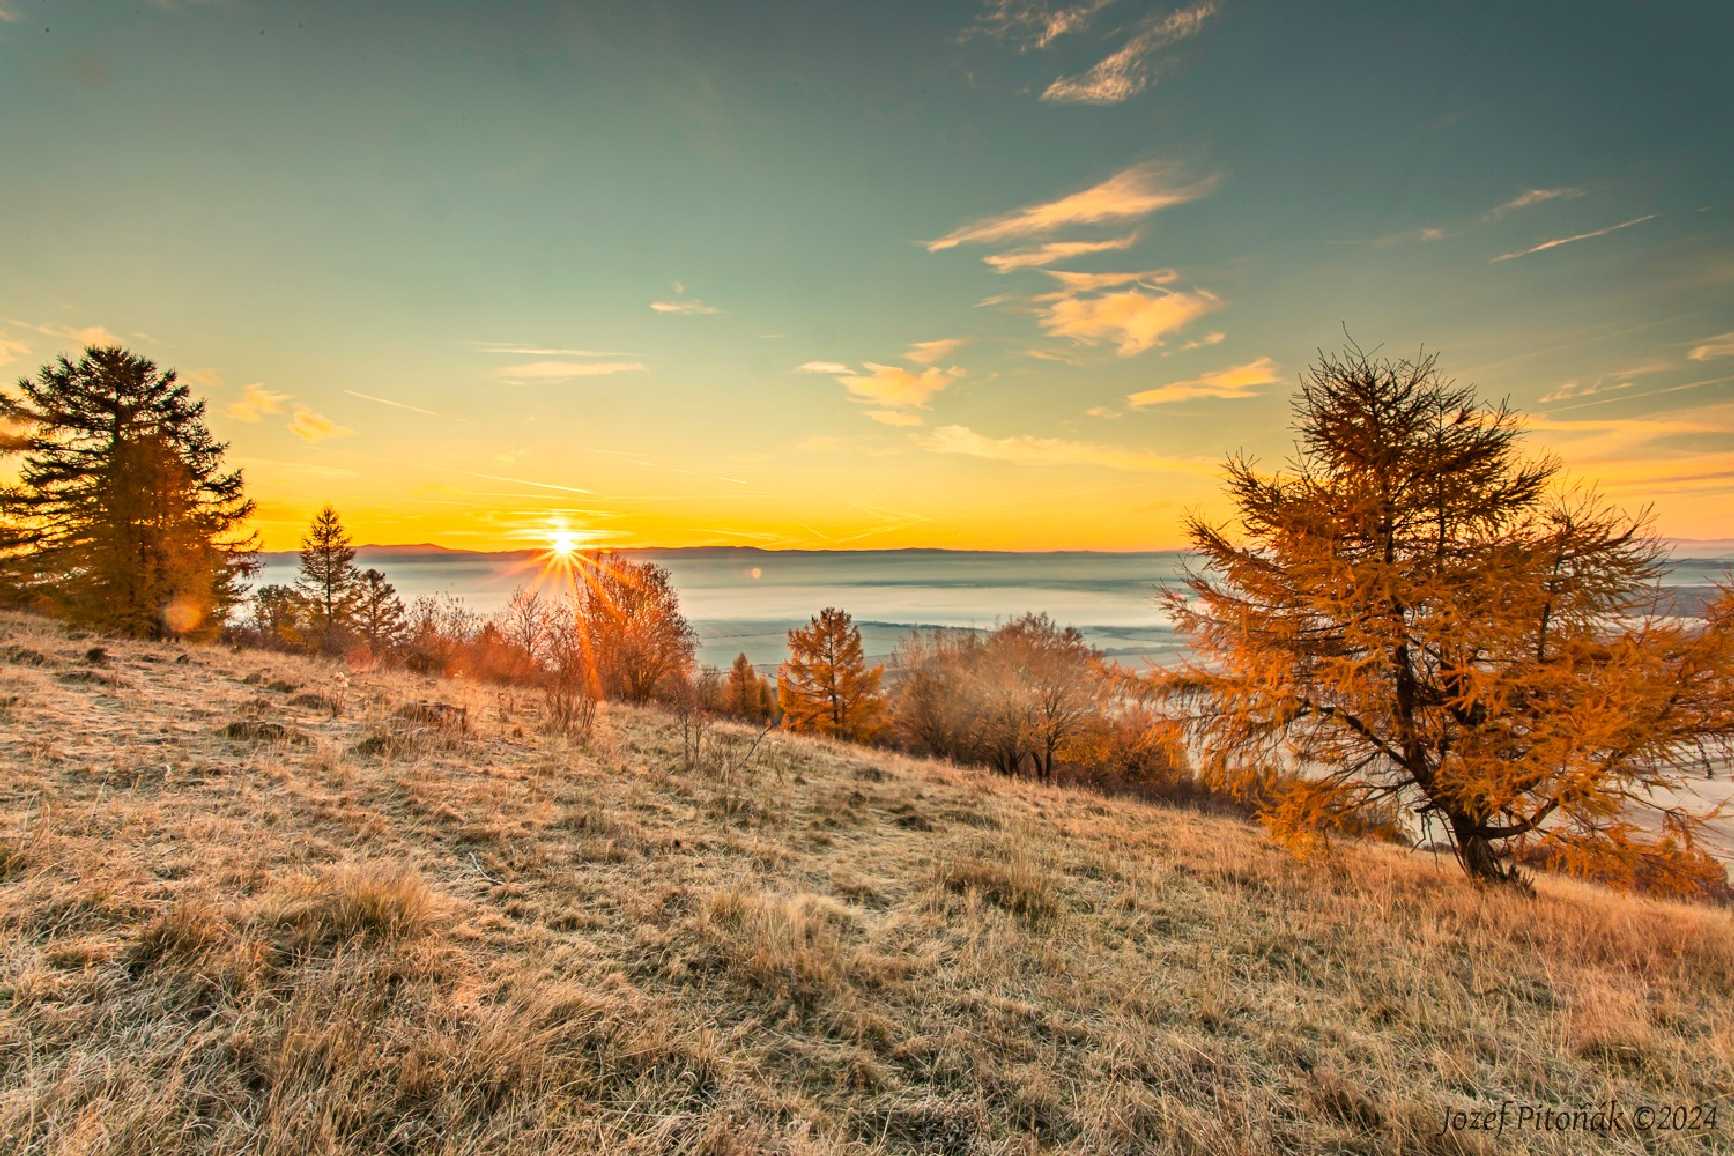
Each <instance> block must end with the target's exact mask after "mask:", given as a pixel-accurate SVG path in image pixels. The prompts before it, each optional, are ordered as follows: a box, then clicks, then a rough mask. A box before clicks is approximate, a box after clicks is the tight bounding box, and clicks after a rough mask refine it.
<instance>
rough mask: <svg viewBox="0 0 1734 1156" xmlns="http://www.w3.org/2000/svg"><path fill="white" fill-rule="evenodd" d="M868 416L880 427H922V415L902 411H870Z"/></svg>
mask: <svg viewBox="0 0 1734 1156" xmlns="http://www.w3.org/2000/svg"><path fill="white" fill-rule="evenodd" d="M867 416H868V417H870V418H872V419H873V420H874V421H876V422H878V423H879V424H880V425H891V426H917V425H921V424H922V422H921V415H920V414H918V413H910V412H909V411H908V410H901V409H870V410H868V411H867Z"/></svg>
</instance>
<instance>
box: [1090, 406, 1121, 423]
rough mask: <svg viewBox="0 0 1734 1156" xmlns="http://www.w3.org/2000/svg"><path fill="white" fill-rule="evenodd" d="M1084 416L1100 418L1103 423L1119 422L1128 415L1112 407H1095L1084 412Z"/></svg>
mask: <svg viewBox="0 0 1734 1156" xmlns="http://www.w3.org/2000/svg"><path fill="white" fill-rule="evenodd" d="M1084 416H1085V417H1094V418H1100V419H1102V420H1103V421H1119V420H1120V419H1121V418H1123V417H1125V416H1126V415H1125V414H1124V413H1123V412H1121V411H1120V410H1117V409H1115V408H1114V407H1113V406H1111V405H1093V406H1091V407H1090V408H1089V409H1087V410H1085V411H1084Z"/></svg>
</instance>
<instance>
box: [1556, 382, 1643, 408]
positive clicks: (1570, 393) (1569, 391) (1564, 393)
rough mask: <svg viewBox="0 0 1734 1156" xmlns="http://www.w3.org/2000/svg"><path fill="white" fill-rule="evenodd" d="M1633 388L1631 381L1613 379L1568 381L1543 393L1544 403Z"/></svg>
mask: <svg viewBox="0 0 1734 1156" xmlns="http://www.w3.org/2000/svg"><path fill="white" fill-rule="evenodd" d="M1630 388H1632V383H1631V382H1629V381H1612V382H1608V383H1606V384H1596V385H1585V384H1583V383H1582V382H1577V381H1568V382H1565V383H1564V384H1562V385H1561V386H1560V387H1559V388H1558V389H1554V390H1549V391H1548V392H1547V393H1544V394H1542V395H1541V399H1540V400H1541V404H1542V405H1552V404H1553V403H1554V402H1556V401H1575V400H1577V399H1578V398H1583V397H1594V396H1596V395H1597V394H1598V393H1618V392H1619V391H1620V390H1623V389H1630Z"/></svg>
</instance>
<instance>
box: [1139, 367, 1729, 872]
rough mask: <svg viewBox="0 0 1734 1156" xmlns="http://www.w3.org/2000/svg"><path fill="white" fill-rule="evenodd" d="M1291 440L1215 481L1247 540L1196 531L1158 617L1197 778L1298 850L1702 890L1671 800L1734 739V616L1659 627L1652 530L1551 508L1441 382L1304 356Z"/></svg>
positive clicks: (1553, 471)
mask: <svg viewBox="0 0 1734 1156" xmlns="http://www.w3.org/2000/svg"><path fill="white" fill-rule="evenodd" d="M1294 420H1295V430H1296V435H1297V446H1296V449H1297V453H1296V456H1295V458H1294V460H1293V463H1292V465H1291V466H1290V468H1288V469H1287V470H1285V471H1281V472H1277V473H1273V474H1264V473H1261V472H1259V471H1258V470H1257V469H1256V468H1255V467H1254V465H1253V464H1252V463H1251V462H1249V461H1248V460H1245V459H1243V458H1236V459H1231V460H1230V461H1229V462H1228V464H1227V473H1228V490H1229V493H1230V495H1231V496H1232V498H1233V500H1234V502H1235V504H1236V506H1237V507H1238V508H1239V529H1240V534H1239V535H1238V536H1237V537H1233V538H1231V537H1230V534H1229V532H1228V531H1227V530H1226V529H1225V528H1222V527H1218V526H1214V525H1211V524H1208V523H1206V522H1204V521H1202V520H1198V519H1194V520H1193V521H1192V522H1191V524H1190V531H1191V537H1192V541H1193V544H1194V547H1195V549H1196V551H1197V552H1198V554H1199V555H1200V556H1201V557H1202V560H1203V568H1202V570H1201V571H1200V572H1199V573H1196V574H1194V575H1192V576H1191V579H1190V581H1189V582H1188V584H1187V589H1184V590H1177V591H1173V592H1171V593H1170V594H1169V596H1168V607H1169V609H1170V611H1171V612H1172V614H1173V616H1174V619H1175V621H1176V623H1177V625H1178V627H1179V629H1180V630H1181V632H1182V633H1183V634H1184V635H1185V636H1186V637H1187V638H1188V639H1189V641H1190V642H1191V644H1192V647H1193V649H1194V652H1195V654H1196V656H1197V657H1196V660H1195V661H1194V662H1193V663H1191V664H1190V665H1188V666H1187V667H1185V668H1184V669H1181V670H1177V671H1174V672H1172V673H1170V674H1169V675H1167V676H1166V677H1165V678H1163V679H1162V680H1161V685H1162V689H1163V690H1164V692H1165V694H1166V696H1167V697H1168V699H1169V700H1170V702H1171V703H1173V702H1182V703H1185V704H1186V711H1185V713H1184V715H1183V721H1184V723H1185V724H1186V726H1187V729H1188V731H1189V737H1190V739H1191V740H1192V742H1193V743H1194V744H1195V745H1196V746H1197V748H1198V749H1199V751H1200V753H1201V754H1202V756H1203V760H1204V770H1205V771H1206V772H1207V773H1209V774H1210V775H1212V776H1214V777H1216V778H1217V779H1219V780H1221V781H1223V782H1226V783H1229V784H1231V785H1233V786H1235V787H1237V788H1238V789H1241V790H1243V791H1246V792H1248V793H1249V794H1253V795H1256V796H1257V797H1258V798H1260V800H1261V801H1262V804H1263V810H1264V815H1265V819H1266V821H1267V823H1268V824H1269V825H1270V826H1271V827H1272V828H1273V829H1274V831H1275V832H1276V833H1277V834H1278V835H1279V836H1281V837H1284V838H1285V839H1287V840H1290V841H1293V842H1296V843H1299V844H1302V845H1304V844H1305V843H1307V842H1309V841H1310V840H1311V839H1313V838H1315V837H1316V836H1317V835H1318V833H1319V832H1321V831H1326V830H1330V829H1332V828H1333V827H1335V826H1337V825H1339V824H1340V823H1341V822H1342V820H1343V819H1345V818H1349V817H1353V816H1356V815H1363V814H1365V813H1367V812H1368V811H1369V810H1371V809H1373V808H1377V807H1380V806H1386V807H1388V806H1390V805H1391V804H1392V803H1396V804H1399V805H1401V806H1403V807H1406V808H1407V809H1408V810H1409V811H1410V813H1411V814H1412V815H1414V816H1416V817H1417V819H1418V822H1419V823H1420V824H1421V825H1422V826H1423V827H1431V826H1432V824H1433V823H1434V822H1437V823H1439V824H1440V826H1441V827H1442V829H1443V832H1444V835H1445V837H1446V838H1447V839H1448V840H1449V841H1450V844H1451V846H1452V848H1453V849H1454V851H1455V854H1456V857H1457V859H1458V861H1459V863H1460V864H1461V865H1462V867H1463V869H1464V870H1465V871H1466V872H1468V873H1469V875H1470V876H1472V877H1473V878H1475V879H1477V880H1483V881H1500V882H1513V881H1518V880H1519V878H1520V877H1519V875H1518V871H1517V864H1516V859H1517V857H1518V856H1517V854H1516V853H1517V852H1520V851H1522V852H1527V854H1528V856H1534V857H1539V858H1545V859H1547V860H1549V861H1552V862H1555V863H1559V864H1562V865H1564V866H1566V867H1568V868H1571V869H1575V870H1578V871H1581V872H1583V873H1586V874H1594V875H1597V876H1598V877H1602V878H1611V879H1613V880H1615V881H1621V880H1624V881H1628V882H1629V881H1633V880H1636V879H1638V878H1640V877H1643V878H1645V879H1646V880H1648V881H1652V882H1653V881H1655V880H1656V879H1657V878H1658V876H1666V875H1667V874H1668V872H1669V866H1668V865H1670V864H1677V865H1679V870H1680V871H1681V872H1683V873H1685V874H1688V875H1689V874H1691V873H1692V871H1693V870H1695V869H1696V868H1697V867H1700V866H1701V865H1702V860H1703V857H1702V854H1701V853H1700V852H1698V851H1697V850H1696V849H1695V848H1694V846H1693V835H1694V832H1695V831H1696V830H1697V829H1698V828H1699V826H1700V824H1701V823H1702V821H1703V819H1704V818H1705V817H1706V816H1705V814H1704V813H1701V812H1695V811H1693V810H1691V809H1690V808H1688V807H1684V806H1681V805H1679V804H1678V803H1677V802H1676V801H1675V800H1677V799H1678V798H1679V797H1680V796H1679V795H1677V794H1676V792H1677V791H1679V790H1680V788H1682V787H1684V786H1685V785H1686V780H1687V779H1688V778H1689V777H1690V776H1691V775H1693V774H1695V773H1707V772H1708V771H1709V769H1710V768H1711V767H1712V766H1713V765H1714V760H1715V758H1716V757H1717V756H1718V755H1719V754H1725V753H1726V751H1727V750H1728V746H1729V742H1730V739H1731V738H1734V711H1731V709H1730V695H1729V688H1730V680H1731V674H1734V634H1731V630H1730V627H1731V624H1734V597H1731V596H1730V594H1729V593H1728V592H1724V593H1723V594H1722V596H1721V598H1720V600H1719V601H1718V602H1716V603H1715V604H1714V605H1713V606H1712V607H1711V608H1710V610H1709V611H1708V617H1707V618H1706V619H1705V620H1702V621H1699V622H1696V623H1693V622H1688V621H1684V620H1682V619H1680V618H1677V617H1672V616H1670V615H1669V614H1668V613H1666V611H1667V609H1668V607H1667V606H1666V605H1665V603H1664V602H1662V601H1661V600H1660V588H1659V586H1658V578H1659V577H1660V573H1661V563H1662V558H1663V553H1662V547H1661V545H1660V543H1659V542H1658V541H1657V540H1656V539H1655V538H1654V537H1653V536H1652V535H1651V534H1650V533H1649V531H1648V520H1647V516H1645V515H1638V516H1635V517H1630V516H1625V515H1622V514H1620V513H1618V512H1616V511H1614V510H1611V509H1609V508H1607V507H1606V506H1604V505H1603V504H1602V503H1600V502H1599V501H1598V500H1597V499H1596V498H1595V497H1594V496H1593V495H1586V494H1583V493H1580V492H1574V491H1571V490H1569V489H1564V488H1562V487H1561V486H1559V485H1558V479H1557V470H1558V467H1557V465H1556V464H1555V463H1554V462H1552V461H1550V460H1546V459H1525V458H1523V457H1521V456H1520V454H1519V449H1518V439H1519V433H1520V428H1519V427H1520V422H1519V419H1518V418H1517V417H1516V415H1514V414H1513V413H1512V412H1511V411H1510V410H1509V409H1507V408H1506V407H1504V406H1503V405H1501V406H1494V407H1491V408H1490V407H1488V406H1485V405H1483V404H1482V403H1481V402H1480V401H1479V400H1478V398H1477V396H1476V394H1475V391H1474V390H1473V389H1472V388H1468V387H1461V386H1458V385H1456V384H1454V383H1452V382H1450V381H1448V380H1446V379H1445V378H1444V377H1443V376H1442V375H1441V374H1440V372H1439V369H1438V365H1437V360H1436V355H1424V356H1421V357H1419V358H1418V359H1416V360H1412V361H1411V360H1397V361H1392V360H1386V359H1379V358H1375V357H1372V356H1369V355H1368V354H1366V353H1364V352H1363V351H1362V350H1360V349H1359V348H1358V347H1355V346H1353V345H1352V344H1351V345H1350V347H1349V348H1348V349H1347V350H1345V351H1344V352H1343V353H1342V354H1340V355H1324V354H1321V356H1320V360H1319V362H1318V363H1317V364H1316V365H1315V366H1314V367H1312V368H1311V369H1310V370H1309V371H1308V373H1307V374H1306V376H1305V377H1304V379H1303V381H1302V385H1301V389H1300V393H1299V395H1298V397H1297V398H1296V400H1295V402H1294ZM1645 812H1648V816H1647V819H1646V816H1645V815H1644V813H1645ZM1526 857H1527V856H1526ZM1658 865H1660V866H1658Z"/></svg>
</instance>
